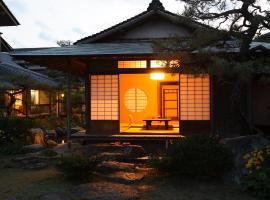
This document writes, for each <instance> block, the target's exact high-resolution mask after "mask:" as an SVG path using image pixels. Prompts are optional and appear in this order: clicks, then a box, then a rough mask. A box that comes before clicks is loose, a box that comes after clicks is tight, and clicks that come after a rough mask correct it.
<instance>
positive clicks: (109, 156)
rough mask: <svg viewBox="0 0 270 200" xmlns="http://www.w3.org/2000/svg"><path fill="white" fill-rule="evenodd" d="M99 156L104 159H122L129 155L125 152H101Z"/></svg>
mask: <svg viewBox="0 0 270 200" xmlns="http://www.w3.org/2000/svg"><path fill="white" fill-rule="evenodd" d="M98 157H99V158H100V159H101V160H104V161H122V160H124V159H125V158H126V157H127V155H126V154H124V153H111V152H104V153H100V154H99V155H98Z"/></svg>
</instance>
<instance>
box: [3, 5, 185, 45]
mask: <svg viewBox="0 0 270 200" xmlns="http://www.w3.org/2000/svg"><path fill="white" fill-rule="evenodd" d="M4 2H5V3H6V4H7V6H8V7H9V9H10V10H11V12H12V13H13V14H14V15H15V16H16V18H17V19H18V21H19V22H20V24H21V25H19V26H17V27H16V26H15V27H1V28H0V32H2V33H3V38H5V39H6V40H7V41H8V42H9V44H10V45H11V46H12V47H13V48H26V47H50V46H57V44H56V41H57V40H71V41H73V42H75V41H77V40H79V39H81V38H82V37H86V36H89V35H92V34H94V33H96V32H99V31H102V30H103V29H106V28H109V27H110V26H113V25H115V24H117V23H119V22H122V21H124V20H126V19H128V18H130V17H133V16H135V15H137V14H139V13H141V12H143V11H145V10H146V9H147V7H148V4H149V3H150V2H151V0H4ZM162 3H163V5H164V7H165V8H166V9H167V10H169V11H171V12H175V13H179V12H181V11H182V10H183V4H182V3H181V2H179V1H176V0H162Z"/></svg>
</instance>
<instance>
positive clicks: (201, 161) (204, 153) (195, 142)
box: [153, 135, 233, 179]
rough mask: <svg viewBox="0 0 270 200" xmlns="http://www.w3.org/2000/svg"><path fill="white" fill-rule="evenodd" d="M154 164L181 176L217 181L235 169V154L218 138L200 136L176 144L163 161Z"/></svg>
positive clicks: (156, 160)
mask: <svg viewBox="0 0 270 200" xmlns="http://www.w3.org/2000/svg"><path fill="white" fill-rule="evenodd" d="M153 163H154V165H155V166H157V167H158V168H159V169H161V170H165V171H168V172H172V173H176V174H178V175H180V176H186V177H192V178H199V179H216V178H221V177H222V176H223V175H224V174H225V173H226V172H228V171H230V170H231V169H232V168H233V154H232V152H231V150H230V149H228V148H227V147H225V146H224V145H222V144H220V143H219V140H218V139H217V138H214V137H209V136H202V135H198V136H192V137H185V138H182V139H180V140H179V141H177V142H175V143H174V144H173V145H172V146H171V147H170V149H169V151H168V152H167V154H166V155H165V156H164V157H163V158H162V159H155V160H154V161H153Z"/></svg>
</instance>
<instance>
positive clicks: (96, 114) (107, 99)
mask: <svg viewBox="0 0 270 200" xmlns="http://www.w3.org/2000/svg"><path fill="white" fill-rule="evenodd" d="M118 101H119V100H118V75H94V76H91V119H92V120H118V118H119V117H118Z"/></svg>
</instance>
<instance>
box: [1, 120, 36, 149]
mask: <svg viewBox="0 0 270 200" xmlns="http://www.w3.org/2000/svg"><path fill="white" fill-rule="evenodd" d="M33 125H34V124H33V121H32V120H29V119H26V118H20V117H4V116H0V145H2V144H27V142H28V140H29V138H31V135H30V131H29V130H30V129H31V128H32V127H33Z"/></svg>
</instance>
